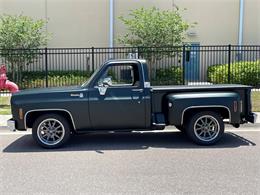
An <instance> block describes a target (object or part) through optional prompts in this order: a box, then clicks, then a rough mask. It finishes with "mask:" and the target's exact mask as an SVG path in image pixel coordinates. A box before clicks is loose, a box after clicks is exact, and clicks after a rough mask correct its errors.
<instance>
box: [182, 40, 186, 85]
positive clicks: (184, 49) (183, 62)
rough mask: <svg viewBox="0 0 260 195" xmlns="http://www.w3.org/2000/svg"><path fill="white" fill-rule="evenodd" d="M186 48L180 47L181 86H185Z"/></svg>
mask: <svg viewBox="0 0 260 195" xmlns="http://www.w3.org/2000/svg"><path fill="white" fill-rule="evenodd" d="M185 56H186V47H185V45H183V46H182V70H183V71H182V84H183V85H185V61H186V57H185Z"/></svg>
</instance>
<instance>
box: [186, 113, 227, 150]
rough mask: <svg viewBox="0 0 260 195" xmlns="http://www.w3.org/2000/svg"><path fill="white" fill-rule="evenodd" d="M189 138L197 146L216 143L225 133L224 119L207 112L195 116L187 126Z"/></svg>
mask: <svg viewBox="0 0 260 195" xmlns="http://www.w3.org/2000/svg"><path fill="white" fill-rule="evenodd" d="M186 132H187V135H188V137H189V138H190V139H191V140H192V141H194V142H195V143H197V144H200V145H211V144H214V143H216V142H217V141H218V140H219V139H220V138H221V137H222V135H223V133H224V123H223V120H222V118H221V117H220V116H219V115H218V114H217V113H215V112H210V111H205V112H199V113H197V114H194V115H193V116H192V117H191V120H190V121H189V123H188V125H187V131H186Z"/></svg>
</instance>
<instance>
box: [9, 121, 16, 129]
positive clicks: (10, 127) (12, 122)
mask: <svg viewBox="0 0 260 195" xmlns="http://www.w3.org/2000/svg"><path fill="white" fill-rule="evenodd" d="M7 127H8V129H9V130H10V131H15V130H16V129H15V121H14V120H13V119H9V120H8V121H7Z"/></svg>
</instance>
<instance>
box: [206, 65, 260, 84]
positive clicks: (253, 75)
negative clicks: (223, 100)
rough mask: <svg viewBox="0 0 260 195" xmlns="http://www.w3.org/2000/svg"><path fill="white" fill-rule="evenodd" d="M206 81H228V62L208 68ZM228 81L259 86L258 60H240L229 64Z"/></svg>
mask: <svg viewBox="0 0 260 195" xmlns="http://www.w3.org/2000/svg"><path fill="white" fill-rule="evenodd" d="M207 73H208V81H209V82H211V83H215V84H225V83H228V64H222V65H213V66H210V67H209V68H208V72H207ZM230 83H234V84H244V85H252V86H255V87H256V86H260V61H241V62H235V63H232V64H230Z"/></svg>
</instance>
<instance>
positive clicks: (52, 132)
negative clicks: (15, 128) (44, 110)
mask: <svg viewBox="0 0 260 195" xmlns="http://www.w3.org/2000/svg"><path fill="white" fill-rule="evenodd" d="M70 134H71V131H70V125H69V123H68V121H67V120H66V119H65V118H64V117H62V116H60V115H57V114H45V115H42V116H40V117H39V118H37V119H36V121H35V122H34V124H33V127H32V136H33V138H34V140H35V141H36V142H37V143H38V144H39V145H40V146H42V147H44V148H57V147H60V146H61V145H63V144H64V143H65V142H67V141H68V140H69V138H70Z"/></svg>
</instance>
